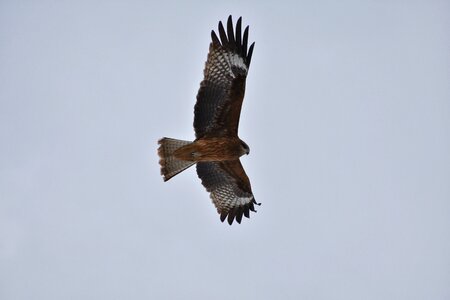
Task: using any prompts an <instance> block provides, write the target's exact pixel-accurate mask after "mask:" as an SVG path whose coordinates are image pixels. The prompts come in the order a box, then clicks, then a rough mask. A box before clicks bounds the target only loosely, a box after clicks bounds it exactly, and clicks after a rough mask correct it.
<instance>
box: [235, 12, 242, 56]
mask: <svg viewBox="0 0 450 300" xmlns="http://www.w3.org/2000/svg"><path fill="white" fill-rule="evenodd" d="M241 27H242V17H239V19H238V20H237V23H236V45H237V48H238V51H239V54H242V40H241V34H242V33H241V30H242V29H241Z"/></svg>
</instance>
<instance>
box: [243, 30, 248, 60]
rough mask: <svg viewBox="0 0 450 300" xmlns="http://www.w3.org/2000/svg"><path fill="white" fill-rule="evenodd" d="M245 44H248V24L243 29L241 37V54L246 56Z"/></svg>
mask: <svg viewBox="0 0 450 300" xmlns="http://www.w3.org/2000/svg"><path fill="white" fill-rule="evenodd" d="M247 44H248V26H247V27H245V29H244V37H243V38H242V55H243V56H244V57H247Z"/></svg>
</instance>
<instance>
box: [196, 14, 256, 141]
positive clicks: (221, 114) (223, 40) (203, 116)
mask: <svg viewBox="0 0 450 300" xmlns="http://www.w3.org/2000/svg"><path fill="white" fill-rule="evenodd" d="M241 23H242V19H241V18H239V20H238V21H237V23H236V31H234V29H233V21H232V19H231V16H229V17H228V21H227V30H226V31H225V29H224V27H223V25H222V22H219V36H220V39H219V37H217V35H216V33H215V32H214V30H213V31H211V38H212V42H211V44H210V46H209V53H208V59H207V61H206V64H205V69H204V71H203V73H204V79H203V81H202V82H201V83H200V89H199V91H198V94H197V103H196V104H195V108H194V129H195V134H196V137H197V138H201V137H205V136H227V135H228V136H231V135H237V131H238V125H239V116H240V114H241V106H242V100H243V99H244V93H245V80H246V78H247V72H248V69H249V66H250V61H251V58H252V53H253V47H254V44H255V43H253V44H252V45H251V46H250V47H249V48H248V49H247V43H248V26H247V27H246V28H245V30H244V35H243V36H242V34H241Z"/></svg>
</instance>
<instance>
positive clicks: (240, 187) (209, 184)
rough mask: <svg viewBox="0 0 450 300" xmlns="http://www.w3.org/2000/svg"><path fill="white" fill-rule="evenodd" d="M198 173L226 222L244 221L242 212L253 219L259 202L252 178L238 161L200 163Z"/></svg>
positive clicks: (221, 217) (222, 219) (221, 218)
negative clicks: (252, 214)
mask: <svg viewBox="0 0 450 300" xmlns="http://www.w3.org/2000/svg"><path fill="white" fill-rule="evenodd" d="M197 174H198V177H200V179H201V180H202V184H203V186H204V187H205V188H206V190H207V191H208V192H209V193H210V197H211V199H212V202H213V203H214V205H215V206H216V208H217V212H218V213H219V214H220V220H221V221H222V222H223V221H224V220H225V219H228V223H229V224H230V225H231V224H232V223H233V220H234V219H235V218H236V221H237V222H238V223H241V220H242V215H244V216H246V217H247V218H250V211H254V212H256V211H255V207H254V204H257V205H259V204H258V203H257V202H256V201H255V197H254V196H253V193H252V189H251V186H250V181H249V179H248V177H247V175H246V174H245V171H244V168H243V167H242V165H241V162H240V161H239V159H238V160H231V161H222V162H198V163H197Z"/></svg>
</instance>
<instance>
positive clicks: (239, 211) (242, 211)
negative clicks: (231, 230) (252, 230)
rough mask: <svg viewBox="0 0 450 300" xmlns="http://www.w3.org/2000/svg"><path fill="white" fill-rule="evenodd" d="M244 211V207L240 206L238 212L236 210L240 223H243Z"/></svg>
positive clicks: (237, 220)
mask: <svg viewBox="0 0 450 300" xmlns="http://www.w3.org/2000/svg"><path fill="white" fill-rule="evenodd" d="M243 213H244V209H243V208H242V207H238V208H237V212H236V222H238V223H239V224H241V220H242V214H243Z"/></svg>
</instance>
